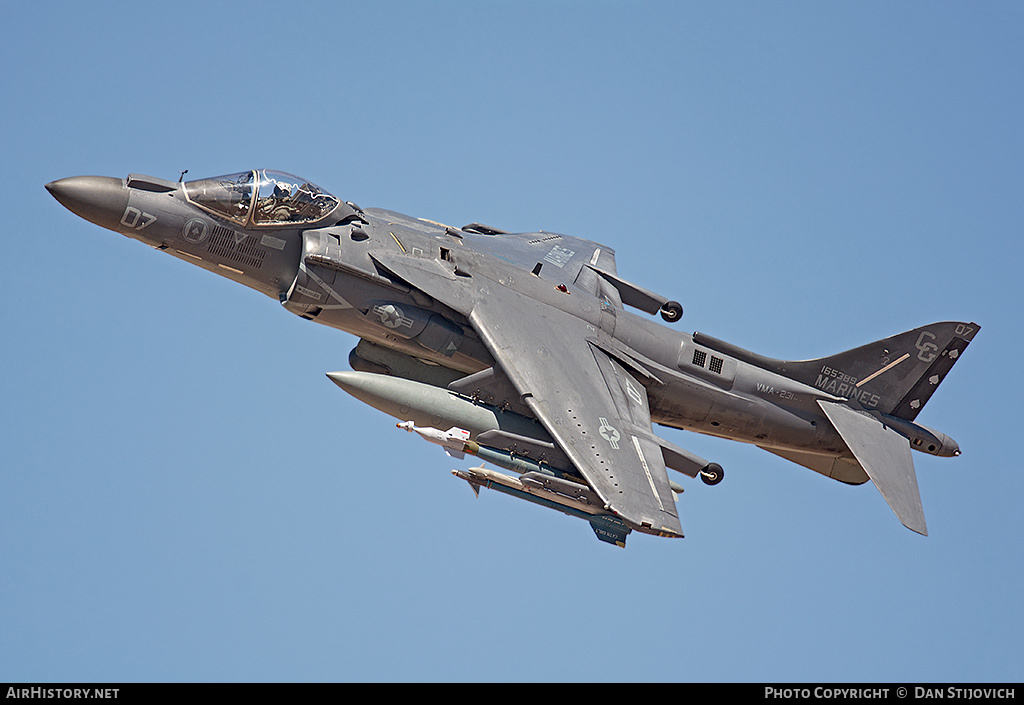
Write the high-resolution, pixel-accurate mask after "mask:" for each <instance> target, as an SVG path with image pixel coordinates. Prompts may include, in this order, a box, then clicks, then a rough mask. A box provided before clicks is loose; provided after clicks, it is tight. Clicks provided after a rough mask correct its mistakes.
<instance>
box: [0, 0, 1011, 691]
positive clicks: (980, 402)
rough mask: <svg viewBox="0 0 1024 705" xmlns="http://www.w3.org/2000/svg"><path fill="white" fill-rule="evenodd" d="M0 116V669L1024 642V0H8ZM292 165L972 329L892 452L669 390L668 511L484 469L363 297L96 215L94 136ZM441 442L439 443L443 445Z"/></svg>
mask: <svg viewBox="0 0 1024 705" xmlns="http://www.w3.org/2000/svg"><path fill="white" fill-rule="evenodd" d="M5 27H6V29H7V31H6V33H5V41H4V43H3V44H2V45H0V57H2V59H3V63H4V66H5V67H6V69H5V71H4V72H3V73H2V74H0V87H2V93H0V94H2V95H3V97H4V98H3V99H4V101H5V110H3V111H0V127H2V130H0V135H2V136H0V143H2V145H3V149H2V154H3V163H4V165H5V166H6V169H7V172H8V178H7V179H5V183H4V188H3V189H2V191H0V203H2V205H3V212H4V213H5V214H6V226H5V227H4V228H3V234H2V238H3V243H4V257H3V259H2V260H0V261H2V262H3V265H4V269H5V276H4V277H3V278H2V280H0V282H2V284H0V286H2V287H3V291H2V293H3V295H2V297H0V326H2V327H0V331H2V332H0V362H2V364H3V369H4V371H5V374H4V375H3V376H2V378H0V421H2V424H0V565H2V566H3V568H2V570H0V681H12V680H13V681H206V680H213V681H219V680H227V681H253V680H256V681H258V680H270V681H281V680H284V681H305V680H311V681H349V680H384V681H420V680H426V681H431V680H446V681H447V680H460V681H461V680H513V681H518V680H529V681H535V680H539V681H562V680H571V681H608V680H614V681H623V680H624V681H886V682H896V683H899V682H908V683H913V682H920V681H943V682H945V681H954V682H959V681H1020V680H1021V677H1022V673H1024V668H1022V656H1021V654H1022V653H1024V651H1022V647H1024V644H1022V641H1024V639H1022V636H1021V635H1022V633H1024V608H1022V607H1021V601H1020V592H1021V588H1022V582H1024V581H1022V577H1024V576H1022V560H1021V558H1022V556H1021V553H1022V552H1021V538H1020V537H1021V533H1022V529H1024V522H1022V519H1021V513H1020V509H1019V505H1020V499H1019V498H1020V497H1021V496H1022V494H1024V482H1022V479H1021V478H1022V476H1021V473H1020V467H1021V460H1020V457H1021V449H1020V447H1019V444H1017V443H1016V441H1017V440H1018V438H1019V433H1020V431H1019V426H1020V421H1021V413H1020V402H1019V392H1020V388H1021V386H1020V375H1019V360H1018V355H1019V354H1020V352H1021V350H1022V347H1024V336H1022V335H1021V327H1020V324H1019V320H1018V315H1019V314H1018V311H1017V309H1018V307H1019V306H1020V304H1021V301H1022V294H1024V287H1022V284H1021V276H1020V272H1019V270H1020V266H1021V262H1022V255H1024V248H1022V246H1021V226H1022V223H1024V207H1022V203H1024V199H1022V195H1021V194H1022V193H1024V191H1022V186H1024V178H1022V164H1024V138H1022V131H1021V127H1020V126H1021V118H1022V115H1024V110H1022V108H1024V79H1022V73H1021V71H1020V67H1021V65H1022V60H1024V49H1022V47H1024V7H1022V6H1021V5H1020V4H1019V3H1009V2H988V3H981V4H966V3H951V2H950V3H947V2H935V3H896V4H893V3H873V2H862V3H817V2H806V3H804V2H779V3H742V2H741V3H687V2H662V3H644V2H592V3H585V2H544V3H541V2H530V1H524V2H517V3H498V2H430V3H427V2H422V3H419V2H375V3H336V2H324V3H302V2H296V3H248V2H247V3H242V2H218V3H193V2H178V3H171V4H166V3H159V4H158V3H141V4H140V3H127V2H125V3H94V4H93V3H70V2H69V3H60V2H49V3H36V4H31V3H22V4H14V5H11V6H10V7H8V8H7V9H6V12H5ZM254 167H256V168H262V167H267V168H275V169H282V170H285V171H289V172H292V173H296V174H300V175H302V176H304V177H307V178H309V179H311V180H312V181H314V182H316V183H318V184H320V185H321V186H322V187H324V188H325V189H327V190H329V191H332V192H333V193H335V194H337V195H339V196H341V197H342V198H345V199H347V200H352V201H355V202H357V203H359V204H360V205H362V206H364V207H371V206H372V207H382V208H389V209H393V210H397V211H401V212H405V213H409V214H412V215H416V216H420V217H425V218H431V219H434V220H438V221H442V222H449V223H452V224H456V225H459V224H463V223H468V222H472V221H480V222H485V223H489V224H494V225H496V226H499V227H503V228H505V229H509V230H536V229H545V230H550V231H556V232H564V233H569V234H573V235H577V236H581V237H586V238H589V239H592V240H596V241H598V242H602V243H605V244H606V245H608V246H610V247H612V248H614V249H615V250H616V251H617V255H618V266H619V273H620V274H621V275H622V276H624V277H626V278H629V279H632V280H634V281H636V282H638V283H639V284H641V285H643V286H645V287H647V288H650V289H652V290H654V291H658V292H663V293H664V294H665V295H667V296H669V297H670V298H674V299H678V300H679V301H681V302H682V303H683V305H684V307H685V309H686V314H685V316H684V318H683V320H682V322H681V323H680V324H678V325H681V326H682V327H683V328H684V329H685V330H688V331H693V330H700V331H702V332H706V333H709V334H711V335H714V336H716V337H719V338H723V339H726V340H729V341H731V342H734V343H736V344H738V345H741V346H743V347H746V348H749V349H752V350H755V351H758V352H760V353H763V354H766V355H770V356H775V357H783V358H808V357H816V356H820V355H826V354H831V353H835V352H838V351H841V350H845V349H848V348H851V347H854V346H856V345H860V344H862V343H866V342H869V341H871V340H876V339H878V338H882V337H885V336H887V335H891V334H893V333H897V332H899V331H902V330H906V329H909V328H913V327H916V326H918V325H922V324H925V323H929V322H932V321H938V320H964V321H971V320H973V321H977V322H978V323H980V324H981V326H982V330H981V333H980V334H979V335H978V336H977V338H976V339H975V341H974V343H973V344H972V345H971V347H970V349H969V350H968V352H967V354H966V355H965V356H964V358H963V360H962V361H961V362H960V364H958V365H957V366H956V368H955V370H954V372H953V374H951V375H950V376H949V378H948V379H947V380H945V382H944V383H943V385H942V388H941V389H940V390H939V392H938V393H937V394H936V395H935V396H934V397H933V399H932V400H931V402H930V403H929V405H928V407H927V408H926V409H925V411H924V412H923V413H922V414H921V416H920V417H919V420H920V421H921V422H922V423H924V424H927V425H929V426H931V427H934V428H937V429H939V430H941V431H943V432H945V433H948V434H949V435H951V436H952V437H953V438H955V439H956V440H957V441H958V442H959V443H960V446H961V447H962V448H963V450H964V454H963V456H961V457H960V458H956V459H944V458H933V457H930V456H924V455H921V454H915V460H916V463H917V474H918V479H919V483H920V487H921V495H922V499H923V503H924V507H925V514H926V516H927V520H928V528H929V531H930V534H931V535H930V536H929V537H927V538H922V537H920V536H917V535H916V534H913V533H911V532H909V531H907V530H906V529H904V528H903V527H902V526H901V525H900V524H899V522H898V521H897V520H896V518H895V517H894V516H893V514H892V512H891V511H890V510H889V508H888V507H887V506H886V504H885V502H884V501H883V500H882V498H881V496H880V495H879V494H878V493H877V492H876V491H875V490H874V489H873V488H872V487H871V486H870V485H866V486H862V487H848V486H845V485H841V484H838V483H835V482H832V481H830V480H827V479H826V478H823V477H820V476H818V475H816V474H814V473H812V472H810V471H808V470H805V469H803V468H800V467H798V466H796V465H792V464H789V463H786V462H785V461H783V460H781V459H780V458H776V457H775V456H771V455H768V454H767V453H764V452H763V451H760V450H758V449H756V448H753V447H750V446H744V445H741V444H736V443H730V442H727V441H723V440H718V439H713V438H707V437H702V436H697V435H695V434H689V433H686V432H683V431H675V430H671V429H659V432H660V433H662V434H663V435H664V436H665V437H666V438H668V439H669V440H671V441H673V442H674V443H677V444H679V445H682V446H684V447H687V448H689V449H691V450H693V451H694V452H696V453H697V454H699V455H701V456H704V457H707V458H710V459H713V460H715V461H717V462H719V463H721V464H722V465H723V466H724V467H725V469H726V473H727V477H726V480H725V481H724V482H723V483H722V484H721V485H718V486H717V487H705V486H704V485H703V484H701V483H699V482H693V481H687V480H686V478H680V480H681V482H683V483H684V486H685V487H686V492H685V493H684V494H683V495H682V497H681V498H680V502H679V513H680V517H681V521H682V525H683V528H684V531H685V532H686V534H687V537H686V538H685V539H683V540H681V541H670V540H663V539H656V538H653V537H647V536H642V535H638V534H633V535H632V536H631V537H630V540H629V545H628V548H627V549H626V550H619V549H616V548H614V547H610V546H608V545H605V544H602V543H599V542H598V541H597V540H595V538H594V537H593V535H592V533H591V530H590V528H589V527H588V526H587V525H586V524H585V523H583V522H581V521H578V520H575V519H572V518H569V517H566V516H563V515H561V514H558V513H556V512H552V511H549V510H545V509H543V508H540V507H536V506H533V505H529V504H526V503H523V502H517V501H515V500H513V499H512V498H509V497H505V496H502V495H498V494H496V493H486V492H485V493H482V494H481V496H480V498H479V499H474V497H473V493H472V492H471V491H470V490H469V488H468V487H467V486H466V485H465V483H463V482H461V481H458V480H456V479H455V478H453V477H452V476H451V475H450V473H449V471H450V470H451V469H452V467H456V466H458V467H461V466H463V465H460V464H459V463H458V462H457V461H453V460H451V459H449V458H447V457H446V456H445V455H444V454H443V453H442V452H441V451H440V450H438V449H436V448H434V447H432V446H429V445H428V444H425V443H423V442H422V441H420V440H419V439H417V438H415V437H414V436H413V435H411V434H405V433H401V432H400V431H397V430H396V429H395V428H394V422H393V420H392V419H390V418H389V417H386V416H384V415H383V414H381V413H380V412H377V411H375V410H373V409H370V408H368V407H366V406H363V405H362V404H360V403H359V402H357V401H356V400H354V399H352V398H350V397H348V396H347V395H345V394H344V393H342V392H341V391H340V390H339V389H337V388H336V387H335V386H334V385H333V384H331V383H330V382H329V381H328V380H327V379H326V378H325V377H324V373H325V372H328V371H332V370H337V369H347V356H348V352H349V350H350V349H351V348H352V347H353V346H354V345H355V343H356V340H355V339H354V338H353V337H352V336H349V335H346V334H343V333H340V332H337V331H333V330H330V329H327V328H324V327H322V326H316V325H314V324H312V323H309V322H307V321H303V320H301V319H299V318H297V317H295V316H293V315H291V314H289V313H287V312H285V311H284V310H281V307H280V306H279V304H278V303H277V302H276V301H273V300H270V299H267V298H265V297H262V296H261V295H259V294H256V293H254V292H252V291H249V290H245V289H243V288H241V287H238V286H237V285H235V284H232V283H231V282H229V281H228V280H226V279H222V278H218V277H216V276H213V275H211V274H209V273H207V272H204V271H202V270H199V269H198V268H194V267H190V266H188V265H187V264H185V263H183V262H180V261H178V260H174V259H172V258H170V257H166V256H164V255H162V254H161V253H158V252H155V251H152V250H150V249H148V248H146V247H144V246H143V245H141V244H139V243H137V242H134V241H130V240H128V239H126V238H123V237H120V236H117V235H115V234H113V233H110V232H108V231H104V230H101V229H100V228H98V227H96V226H93V225H91V224H89V223H87V222H85V221H83V220H80V219H78V218H76V217H75V216H73V215H72V214H71V213H69V212H67V211H66V210H64V209H63V208H62V207H61V206H59V205H58V204H57V203H56V202H55V201H54V200H53V199H52V198H50V196H49V195H48V194H47V193H46V191H45V190H44V189H43V184H45V183H46V182H48V181H51V180H53V179H57V178H61V177H65V176H72V175H78V174H102V175H111V176H125V175H127V174H128V173H129V172H140V173H146V174H151V175H155V176H160V177H164V178H171V179H173V178H176V177H177V174H178V172H179V171H181V170H184V169H188V170H189V177H201V176H211V175H216V174H223V173H229V172H234V171H240V170H244V169H249V168H254ZM453 463H454V464H453Z"/></svg>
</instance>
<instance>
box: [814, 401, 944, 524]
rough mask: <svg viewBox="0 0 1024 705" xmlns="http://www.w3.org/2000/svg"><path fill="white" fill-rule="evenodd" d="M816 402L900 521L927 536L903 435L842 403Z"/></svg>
mask: <svg viewBox="0 0 1024 705" xmlns="http://www.w3.org/2000/svg"><path fill="white" fill-rule="evenodd" d="M818 405H819V406H820V407H821V409H822V411H824V412H825V415H826V416H828V419H829V421H831V422H832V425H833V426H835V428H836V431H838V432H839V435H840V436H842V438H843V441H845V442H846V445H847V446H849V448H850V451H851V452H852V453H853V455H854V457H855V458H857V462H859V463H860V465H861V467H862V468H864V472H866V473H867V474H868V477H870V478H871V481H872V482H874V483H875V487H877V488H878V491H879V492H881V493H882V497H884V498H885V501H886V502H888V503H889V506H890V507H891V508H892V510H893V511H894V512H895V513H896V516H897V517H898V518H899V520H900V521H901V522H903V525H904V526H906V527H907V528H908V529H910V530H911V531H916V532H917V533H919V534H922V535H924V536H927V535H928V528H927V527H926V526H925V522H924V508H923V507H922V506H921V494H920V492H919V491H918V488H917V475H916V474H915V473H914V459H913V458H912V457H911V456H910V443H909V442H908V441H907V439H906V438H904V437H903V436H901V435H900V434H898V433H896V432H895V431H893V430H892V429H891V428H887V427H886V426H884V425H883V424H882V423H881V422H880V421H878V420H876V419H874V418H872V417H871V416H867V415H865V414H861V413H859V412H857V411H854V410H853V409H851V408H850V407H848V406H846V405H845V404H838V403H835V402H829V401H820V400H819V401H818Z"/></svg>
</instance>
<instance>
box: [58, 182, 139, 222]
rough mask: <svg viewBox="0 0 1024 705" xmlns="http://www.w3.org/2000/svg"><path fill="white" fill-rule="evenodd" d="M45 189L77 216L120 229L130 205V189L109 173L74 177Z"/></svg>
mask: <svg viewBox="0 0 1024 705" xmlns="http://www.w3.org/2000/svg"><path fill="white" fill-rule="evenodd" d="M46 190H47V191H49V192H50V195H52V196H53V197H54V198H56V199H57V201H58V202H59V203H60V204H61V205H62V206H64V207H65V208H67V209H68V210H69V211H71V212H72V213H74V214H75V215H77V216H80V217H82V218H85V219H86V220H88V221H89V222H90V223H96V225H99V226H101V227H104V228H107V229H108V230H117V229H118V226H119V225H120V222H121V218H123V217H124V212H125V209H126V208H127V207H128V189H127V188H126V187H125V185H124V181H122V180H121V179H115V178H112V177H110V176H71V177H69V178H66V179H58V180H57V181H51V182H50V183H48V184H46Z"/></svg>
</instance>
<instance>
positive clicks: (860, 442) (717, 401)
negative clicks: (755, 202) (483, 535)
mask: <svg viewBox="0 0 1024 705" xmlns="http://www.w3.org/2000/svg"><path fill="white" fill-rule="evenodd" d="M46 188H47V190H49V192H50V193H51V194H53V196H54V197H55V198H56V199H57V200H58V201H59V202H60V203H62V204H63V205H64V206H65V207H67V208H68V209H69V210H71V211H72V212H73V213H76V214H77V215H79V216H81V217H82V218H85V219H86V220H89V221H91V222H93V223H95V224H97V225H100V226H102V227H104V228H107V229H109V230H113V231H115V232H118V233H121V234H123V235H127V236H128V237H131V238H134V239H136V240H140V241H142V242H144V243H146V244H147V245H150V246H152V247H155V248H156V249H158V250H162V251H163V252H166V253H167V254H170V255H173V256H174V257H178V258H179V259H182V260H185V261H186V262H191V263H192V264H195V265H197V266H199V267H202V268H204V269H207V270H209V271H211V272H214V273H216V274H219V275H221V276H224V277H227V278H228V279H232V280H234V281H236V282H239V283H241V284H244V285H246V286H248V287H251V288H253V289H256V290H257V291H260V292H263V293H264V294H266V295H267V296H270V297H272V298H275V299H277V300H278V301H280V302H281V304H283V306H284V307H285V308H286V309H287V310H289V311H291V312H292V313H295V314H297V315H299V316H301V317H303V318H306V319H309V320H311V321H316V322H317V323H323V324H325V325H328V326H331V327H334V328H339V329H341V330H344V331H347V332H349V333H352V334H353V335H356V336H358V337H359V338H360V342H359V343H358V344H357V345H356V347H355V348H354V349H353V350H352V352H351V353H350V354H349V363H350V365H351V367H352V368H353V371H345V372H332V373H329V374H328V377H329V378H330V379H331V380H332V381H334V382H335V383H336V384H337V385H338V386H340V387H341V388H342V389H344V390H345V391H347V392H349V393H350V394H352V395H353V396H355V397H356V398H358V399H360V400H362V401H364V402H366V403H368V404H370V405H371V406H374V407H376V408H377V409H380V410H381V411H384V412H385V413H387V414H389V415H391V416H394V417H396V418H397V419H399V421H400V422H401V423H399V424H398V426H399V427H400V428H403V429H405V430H408V431H410V432H415V433H418V434H419V435H420V436H422V437H423V438H425V439H426V440H428V441H431V442H433V443H436V444H438V445H440V446H441V447H442V448H444V449H445V450H446V451H447V452H448V453H449V454H450V455H453V456H455V457H459V458H461V457H463V456H464V455H465V454H466V453H469V454H471V455H474V456H476V457H478V458H480V459H482V460H483V461H487V462H490V463H491V464H493V465H495V466H496V467H499V468H502V469H503V470H508V471H511V472H512V473H513V474H508V473H505V472H498V471H495V470H491V469H489V468H485V467H484V466H483V465H482V464H481V465H480V466H479V467H475V468H469V469H464V470H454V471H453V473H454V474H455V475H456V476H457V477H460V478H462V479H464V480H466V481H468V482H469V484H470V485H471V486H472V488H473V489H474V491H475V492H477V494H479V488H481V487H486V488H491V489H494V490H498V491H500V492H503V493H505V494H509V495H512V496H515V497H519V498H522V499H526V500H528V501H531V502H534V503H536V504H540V505H543V506H547V507H550V508H553V509H557V510H559V511H562V512H564V513H566V514H569V515H572V516H577V517H581V518H583V519H585V520H586V521H588V522H589V523H590V525H591V526H592V528H593V529H594V532H595V533H596V535H597V537H598V538H599V539H601V540H602V541H606V542H609V543H614V544H618V545H620V546H624V545H625V540H626V537H627V535H628V534H629V533H630V531H633V530H635V531H639V532H642V533H646V534H654V535H658V536H670V537H681V536H682V535H683V532H682V528H681V526H680V523H679V518H678V514H677V511H676V503H675V494H678V493H679V492H682V488H681V487H680V486H679V485H678V484H676V483H675V482H674V481H671V480H670V479H669V477H668V474H667V472H666V468H671V469H672V470H675V471H677V472H680V473H682V474H684V475H687V476H690V477H698V476H699V477H701V478H702V480H704V482H706V483H708V484H716V483H718V482H719V481H720V480H721V479H722V475H723V473H722V468H721V467H720V466H719V465H718V464H716V463H713V462H709V461H707V460H705V459H703V458H700V457H698V456H696V455H694V454H693V453H691V452H689V451H687V450H685V449H683V448H680V447H678V446H676V445H674V444H673V443H670V442H669V441H666V440H664V439H662V438H659V437H658V436H656V435H655V434H654V432H653V429H652V423H657V424H660V425H663V426H670V427H673V428H681V429H687V430H691V431H697V432H699V433H705V434H709V435H712V436H720V437H723V438H729V439H733V440H737V441H743V442H745V443H752V444H754V445H756V446H758V447H760V448H763V449H764V450H766V451H768V452H770V453H774V454H775V455H779V456H781V457H783V458H786V459H787V460H791V461H793V462H795V463H798V464H800V465H803V466H805V467H807V468H810V469H811V470H814V471H815V472H818V473H821V474H822V475H826V476H828V477H831V478H833V479H835V480H838V481H840V482H844V483H848V484H854V485H856V484H862V483H865V482H867V481H868V480H871V481H872V482H874V484H875V486H876V487H877V488H878V490H879V491H880V492H881V494H882V496H883V497H884V498H885V501H886V502H888V504H889V506H890V507H891V508H892V510H893V511H894V512H895V514H896V516H897V517H898V518H899V519H900V521H901V522H903V524H904V525H906V526H907V527H908V528H910V529H912V530H913V531H916V532H918V533H921V534H927V530H926V527H925V519H924V511H923V509H922V506H921V498H920V494H919V492H918V487H917V479H916V476H915V473H914V463H913V459H912V457H911V453H910V451H911V450H917V451H921V452H924V453H929V454H931V455H939V456H954V455H959V453H960V450H959V447H958V446H957V444H956V443H955V442H954V441H953V440H952V439H951V438H949V437H948V436H946V435H944V434H942V433H939V432H938V431H933V430H931V429H929V428H927V427H925V426H922V425H920V424H918V423H916V422H915V418H916V417H917V415H918V414H919V413H920V411H921V409H922V408H923V407H924V405H925V403H927V401H928V400H929V399H930V398H931V395H932V394H933V393H934V392H935V390H936V388H937V387H938V385H939V383H940V382H941V381H942V380H943V379H944V378H945V376H946V374H947V373H948V372H949V370H950V368H952V366H953V363H955V362H956V361H957V360H958V359H959V358H960V355H961V354H963V351H964V350H965V349H966V348H967V345H968V344H969V343H970V341H971V340H972V339H973V338H974V335H975V334H976V333H977V331H978V325H977V324H975V323H962V322H944V323H933V324H931V325H926V326H922V327H920V328H915V329H914V330H911V331H907V332H905V333H900V334H898V335H894V336H891V337H889V338H885V339H883V340H879V341H877V342H874V343H869V344H867V345H864V346H861V347H859V348H856V349H853V350H849V351H847V352H843V353H840V354H838V355H834V356H831V357H824V358H820V359H815V360H804V361H799V362H794V361H786V360H775V359H770V358H767V357H763V356H761V355H757V354H755V353H752V352H749V351H747V350H744V349H742V348H739V347H737V346H735V345H733V344H731V343H727V342H724V341H722V340H718V339H716V338H713V337H711V336H709V335H705V334H703V333H694V334H693V335H688V334H686V333H679V332H675V331H673V330H671V329H669V328H666V327H664V326H662V325H658V324H657V323H655V322H653V321H651V320H650V319H648V318H645V317H644V316H639V315H636V314H634V313H631V312H630V311H629V310H627V308H626V307H632V308H635V309H638V310H639V311H640V312H643V313H646V314H656V313H659V312H660V314H661V316H662V317H663V318H664V319H665V320H667V321H669V322H675V321H678V320H679V318H680V316H681V315H682V308H681V307H680V305H679V304H678V303H676V302H674V301H669V300H668V299H667V298H666V297H664V296H660V295H658V294H656V293H654V292H652V291H648V290H647V289H645V288H643V287H641V286H638V285H636V284H634V283H632V282H630V281H627V280H626V279H624V278H622V277H621V276H619V274H618V272H617V271H616V266H615V252H614V251H613V250H612V249H611V248H609V247H606V246H605V245H601V244H598V243H594V242H589V241H587V240H582V239H579V238H575V237H570V236H567V235H559V234H556V233H551V232H544V231H540V232H531V233H510V232H506V231H504V230H501V229H498V228H494V227H490V226H487V225H482V224H480V223H471V224H469V225H466V226H463V227H461V228H456V227H450V226H446V225H443V224H441V223H437V222H434V221H431V220H425V219H422V218H412V217H409V216H406V215H402V214H400V213H395V212H392V211H387V210H379V209H365V210H364V209H362V208H359V207H358V206H356V205H355V204H353V203H349V202H345V201H342V200H340V199H339V198H336V197H335V196H333V195H331V194H330V193H328V192H326V191H324V190H322V189H320V188H319V187H317V186H315V185H313V184H312V183H310V182H309V181H306V180H305V179H301V178H298V177H296V176H292V175H290V174H286V173H282V172H277V171H269V170H263V171H257V170H253V171H245V172H241V173H238V174H230V175H227V176H219V177H216V178H211V179H199V180H196V181H183V179H179V180H178V181H177V182H175V181H166V180H163V179H159V178H154V177H150V176H142V175H139V174H131V175H129V176H128V177H127V178H126V179H118V178H110V177H101V176H76V177H71V178H66V179H60V180H59V181H54V182H52V183H49V184H47V185H46Z"/></svg>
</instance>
